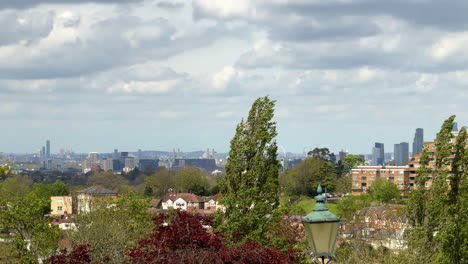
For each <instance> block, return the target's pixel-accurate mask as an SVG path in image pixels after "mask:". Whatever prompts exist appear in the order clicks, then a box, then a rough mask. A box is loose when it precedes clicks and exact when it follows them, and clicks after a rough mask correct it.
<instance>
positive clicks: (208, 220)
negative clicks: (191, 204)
mask: <svg viewBox="0 0 468 264" xmlns="http://www.w3.org/2000/svg"><path fill="white" fill-rule="evenodd" d="M154 223H155V229H154V232H153V233H152V234H150V235H148V236H146V237H144V238H143V239H141V240H140V241H139V243H138V245H137V246H136V247H134V248H131V249H130V250H129V252H128V256H129V257H130V258H131V261H132V263H133V264H179V263H180V264H182V263H191V264H192V263H193V264H218V263H219V264H221V263H227V264H242V263H245V264H286V263H303V262H304V260H305V259H304V258H303V255H302V254H301V251H298V250H295V249H289V250H288V251H287V252H286V253H282V252H280V251H278V250H277V249H276V248H275V247H273V246H268V247H265V246H263V245H261V244H259V243H257V242H254V241H248V242H246V243H244V244H242V245H238V246H232V247H228V246H227V245H226V244H227V243H226V241H225V240H224V238H223V236H222V235H221V234H220V233H218V232H212V231H211V230H210V229H211V228H210V227H211V226H212V224H213V221H212V217H210V216H204V215H200V214H192V213H190V212H185V211H177V212H176V213H175V214H174V215H172V216H170V215H167V214H159V215H157V216H156V217H155V218H154ZM105 262H106V261H98V262H92V257H91V249H90V248H89V246H87V245H79V246H78V247H76V248H75V249H74V250H73V251H71V252H67V251H62V252H61V253H60V254H59V255H56V256H52V257H50V258H49V259H48V260H47V261H46V263H48V264H94V263H105Z"/></svg>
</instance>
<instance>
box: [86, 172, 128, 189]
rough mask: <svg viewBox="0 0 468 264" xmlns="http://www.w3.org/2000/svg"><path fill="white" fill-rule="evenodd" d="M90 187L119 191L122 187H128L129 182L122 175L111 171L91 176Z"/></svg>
mask: <svg viewBox="0 0 468 264" xmlns="http://www.w3.org/2000/svg"><path fill="white" fill-rule="evenodd" d="M88 185H101V186H102V187H105V188H108V189H111V190H119V188H120V187H121V186H123V185H128V181H127V180H126V179H125V178H124V177H122V176H121V175H119V174H114V172H112V171H110V170H109V171H103V172H98V173H95V174H92V175H91V176H89V178H88Z"/></svg>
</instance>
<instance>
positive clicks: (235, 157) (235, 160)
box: [217, 97, 281, 243]
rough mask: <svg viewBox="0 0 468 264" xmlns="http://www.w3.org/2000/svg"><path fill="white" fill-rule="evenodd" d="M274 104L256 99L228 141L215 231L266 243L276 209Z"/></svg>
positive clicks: (273, 102) (276, 172)
mask: <svg viewBox="0 0 468 264" xmlns="http://www.w3.org/2000/svg"><path fill="white" fill-rule="evenodd" d="M274 106H275V101H272V100H270V98H268V97H261V98H258V99H257V100H256V101H255V102H254V103H253V105H252V107H251V109H250V112H249V116H248V118H247V120H246V121H244V120H242V121H241V122H240V123H239V124H238V125H237V128H236V134H235V135H234V138H233V139H232V140H231V149H230V151H229V157H228V160H227V164H226V175H225V176H224V177H223V179H222V180H221V183H220V193H221V196H220V203H221V204H222V205H224V206H225V212H224V214H222V215H221V214H220V215H218V217H217V223H218V224H219V226H218V230H220V231H222V232H224V233H225V234H228V235H230V236H233V235H237V236H240V238H244V239H245V238H248V239H252V240H256V241H260V242H264V243H265V242H267V241H266V240H267V238H266V236H265V233H266V232H267V231H268V230H269V228H270V227H271V224H272V221H273V220H272V219H273V217H272V214H273V213H274V211H275V209H276V208H277V207H278V206H279V192H280V188H279V182H278V174H279V169H280V167H281V165H280V163H279V161H278V159H277V152H278V147H277V144H276V141H275V137H276V136H277V132H276V122H274V121H272V119H273V116H274Z"/></svg>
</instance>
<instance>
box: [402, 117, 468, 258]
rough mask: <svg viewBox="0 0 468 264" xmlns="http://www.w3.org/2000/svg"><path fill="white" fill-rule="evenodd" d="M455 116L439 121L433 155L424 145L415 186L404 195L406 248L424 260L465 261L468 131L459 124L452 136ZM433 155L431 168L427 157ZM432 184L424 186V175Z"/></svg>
mask: <svg viewBox="0 0 468 264" xmlns="http://www.w3.org/2000/svg"><path fill="white" fill-rule="evenodd" d="M454 119H455V116H451V117H450V118H448V119H447V120H446V121H445V122H444V123H443V125H442V127H441V129H440V131H439V133H438V136H437V139H436V140H435V152H434V155H430V154H429V153H428V150H427V149H426V148H425V149H424V151H423V153H422V156H421V158H420V165H421V166H420V168H419V169H418V175H417V177H416V184H417V187H416V188H415V190H413V191H412V192H411V193H410V197H409V199H408V217H409V220H410V224H411V225H412V228H411V229H410V230H409V235H408V245H409V249H410V250H412V251H413V252H415V255H417V256H418V261H422V262H425V263H457V264H458V263H466V262H467V261H468V259H467V257H466V256H467V255H468V240H467V237H468V221H467V220H466V215H467V214H468V210H467V198H468V197H467V191H468V188H467V187H468V186H467V185H468V183H467V182H468V165H467V164H468V150H467V149H468V135H467V131H466V127H463V128H462V129H461V130H460V132H459V133H458V136H457V137H456V138H454V135H453V134H452V127H453V123H454ZM433 157H434V158H435V159H434V161H435V163H434V166H433V167H432V168H431V167H430V165H431V163H430V159H431V158H433ZM430 176H432V186H431V187H430V188H429V189H427V190H426V189H425V188H424V185H425V182H426V180H427V179H428V177H430Z"/></svg>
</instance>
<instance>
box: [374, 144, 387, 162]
mask: <svg viewBox="0 0 468 264" xmlns="http://www.w3.org/2000/svg"><path fill="white" fill-rule="evenodd" d="M384 162H385V151H384V143H377V142H376V143H375V145H374V147H373V148H372V165H374V166H378V165H384Z"/></svg>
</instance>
